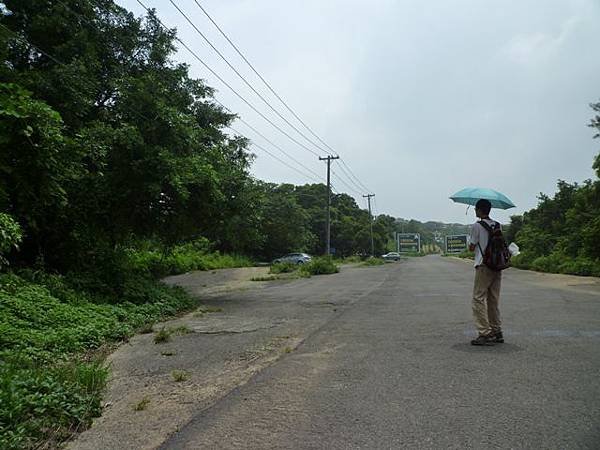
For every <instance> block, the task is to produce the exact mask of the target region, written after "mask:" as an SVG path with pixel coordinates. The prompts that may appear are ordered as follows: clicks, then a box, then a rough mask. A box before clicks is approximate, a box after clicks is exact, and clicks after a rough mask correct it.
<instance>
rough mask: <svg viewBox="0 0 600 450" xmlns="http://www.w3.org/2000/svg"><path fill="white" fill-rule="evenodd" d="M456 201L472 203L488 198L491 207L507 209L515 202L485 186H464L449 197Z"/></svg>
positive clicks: (512, 206)
mask: <svg viewBox="0 0 600 450" xmlns="http://www.w3.org/2000/svg"><path fill="white" fill-rule="evenodd" d="M450 198H451V199H452V200H454V201H455V202H456V203H464V204H465V205H473V206H475V203H477V201H478V200H481V199H485V200H489V201H490V203H491V204H492V208H497V209H508V208H515V204H514V203H513V202H512V201H510V199H509V198H508V197H507V196H506V195H504V194H501V193H500V192H498V191H495V190H493V189H486V188H465V189H462V190H460V191H458V192H457V193H456V194H454V195H453V196H451V197H450Z"/></svg>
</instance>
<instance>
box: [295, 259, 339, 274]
mask: <svg viewBox="0 0 600 450" xmlns="http://www.w3.org/2000/svg"><path fill="white" fill-rule="evenodd" d="M339 271H340V269H339V267H338V266H337V265H336V264H335V263H334V262H333V259H332V258H331V257H327V256H323V257H320V258H313V259H312V260H311V261H310V262H308V263H305V264H302V265H301V266H300V268H299V273H300V275H302V276H306V277H310V276H311V275H328V274H332V273H337V272H339Z"/></svg>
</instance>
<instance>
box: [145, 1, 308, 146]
mask: <svg viewBox="0 0 600 450" xmlns="http://www.w3.org/2000/svg"><path fill="white" fill-rule="evenodd" d="M136 2H137V3H139V4H140V6H141V7H142V8H144V9H145V10H146V12H147V13H150V12H151V11H150V8H148V7H147V6H146V5H144V3H142V1H141V0H136ZM156 20H157V21H158V23H159V24H160V26H161V27H163V28H164V29H165V30H169V28H168V27H167V26H166V25H165V24H164V23H163V22H162V21H161V20H160V19H159V18H158V17H156ZM174 39H175V40H176V41H177V42H179V43H180V44H181V45H183V47H184V48H185V49H186V50H187V51H188V52H190V54H191V55H192V56H193V57H194V58H196V59H197V60H198V61H199V62H200V64H202V65H203V66H204V68H206V70H208V71H209V72H210V73H211V74H212V75H214V76H215V78H217V79H218V80H219V81H220V82H221V83H223V84H224V85H225V86H227V88H229V89H230V90H231V91H232V92H233V93H234V94H235V95H236V97H238V98H239V99H240V100H242V101H243V102H244V103H245V104H246V105H247V106H248V107H249V108H251V109H252V110H253V111H254V112H256V113H257V114H258V115H259V116H261V117H262V118H263V119H264V120H266V121H267V122H268V123H269V124H271V125H272V126H273V127H274V128H275V129H276V130H278V131H279V132H280V133H282V134H283V135H285V136H286V137H287V138H288V139H290V140H292V141H293V142H295V143H296V144H298V145H299V146H300V147H302V148H304V149H305V150H307V151H309V152H310V153H312V154H313V155H315V156H317V157H318V156H319V154H318V153H317V152H315V151H313V150H311V149H310V148H308V147H307V146H306V145H304V144H302V143H301V142H298V140H296V139H295V138H294V137H293V136H290V134H289V133H287V132H286V131H284V130H282V129H281V128H280V127H279V126H278V125H277V124H275V123H274V122H273V121H272V120H271V119H269V118H268V117H267V116H265V115H264V114H263V113H262V112H260V111H259V110H258V109H257V108H256V107H255V106H254V105H252V104H251V103H250V102H249V101H248V100H246V99H245V98H244V97H243V96H242V95H241V94H240V93H239V92H238V91H236V90H235V89H234V88H233V87H232V86H231V85H230V84H229V83H227V81H225V80H224V79H223V78H222V77H221V76H220V75H219V74H218V73H216V72H215V71H214V70H213V69H212V68H211V67H210V66H209V65H208V64H206V63H205V62H204V61H203V60H202V58H200V57H199V56H198V55H197V54H196V52H194V51H193V50H192V49H191V48H190V47H189V46H188V45H187V44H186V43H185V42H183V41H182V40H181V39H180V38H179V37H177V36H175V37H174Z"/></svg>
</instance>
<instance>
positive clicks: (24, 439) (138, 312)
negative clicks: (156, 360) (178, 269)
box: [0, 271, 196, 448]
mask: <svg viewBox="0 0 600 450" xmlns="http://www.w3.org/2000/svg"><path fill="white" fill-rule="evenodd" d="M20 275H22V276H19V275H16V274H14V273H7V274H1V275H0V304H1V305H2V308H0V349H1V350H0V448H24V447H36V446H38V445H39V443H40V442H45V441H57V442H58V441H61V440H63V439H64V438H66V437H67V436H68V435H69V434H70V432H71V431H73V430H76V429H84V428H85V427H87V426H88V425H89V423H90V421H91V419H92V418H93V417H95V416H97V415H98V414H99V413H100V395H101V392H102V389H103V387H104V384H105V381H106V369H105V368H104V367H102V365H101V364H100V363H98V362H82V361H79V359H80V358H79V355H81V354H83V353H84V352H87V351H89V350H93V349H96V348H98V347H100V346H101V345H103V344H104V343H106V342H110V341H117V340H120V339H124V338H126V337H127V336H130V335H131V334H133V333H134V332H135V330H136V329H138V328H140V327H142V326H143V325H144V324H147V323H153V322H155V321H157V320H159V319H161V318H163V317H164V316H167V315H172V314H175V313H176V312H178V311H181V310H184V309H188V308H191V307H193V306H196V302H195V301H194V300H193V299H192V298H191V297H189V296H188V295H187V294H186V293H185V292H184V291H183V290H182V289H179V288H171V287H168V286H166V285H164V284H162V283H159V282H157V281H154V280H151V279H149V278H145V279H143V278H141V277H138V278H137V279H136V291H135V292H134V291H133V288H132V289H130V292H129V294H128V295H129V297H128V296H125V297H124V298H122V299H120V300H119V304H114V303H116V301H115V300H114V299H110V298H106V297H105V296H95V295H93V294H91V293H89V292H88V293H86V292H83V291H78V290H76V289H74V288H73V285H72V284H71V281H72V280H69V278H68V277H62V276H58V275H50V274H47V273H44V272H35V271H27V272H23V273H22V274H20ZM142 298H143V299H144V302H141V299H142ZM138 302H139V303H138Z"/></svg>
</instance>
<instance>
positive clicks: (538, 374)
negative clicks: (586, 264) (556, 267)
mask: <svg viewBox="0 0 600 450" xmlns="http://www.w3.org/2000/svg"><path fill="white" fill-rule="evenodd" d="M472 272H473V269H472V267H471V266H470V265H469V264H468V263H467V262H464V261H460V260H457V259H454V258H441V257H438V256H430V257H424V258H410V259H408V260H405V261H402V262H401V263H391V264H386V265H385V266H380V267H369V268H366V267H350V268H344V269H343V270H342V271H341V273H339V274H336V275H332V276H321V277H313V278H311V279H301V280H295V281H286V282H283V283H282V282H269V283H265V284H260V285H259V284H257V285H256V286H257V288H255V289H251V290H243V291H235V292H230V293H222V294H220V295H215V296H213V297H211V298H210V300H209V301H208V302H207V303H208V304H209V305H211V306H217V307H220V308H222V309H223V312H220V313H214V314H208V315H204V316H199V317H194V315H193V314H190V315H188V316H185V317H183V318H181V319H177V320H176V321H172V322H170V323H169V326H173V327H177V326H180V325H182V324H185V325H186V326H187V327H189V329H190V330H192V331H193V332H191V333H188V334H184V335H181V336H177V337H175V338H174V339H173V340H172V341H171V342H169V343H167V344H163V345H155V344H153V343H152V336H151V335H141V336H137V337H136V338H135V339H133V340H132V341H131V343H130V344H128V345H126V346H123V347H122V348H121V349H119V351H117V352H116V353H115V354H114V355H113V357H112V358H111V362H112V364H113V373H114V378H113V381H112V382H111V388H110V390H109V393H108V394H107V399H108V401H110V402H111V406H109V407H108V408H106V411H105V415H104V416H103V417H102V418H100V419H99V420H98V421H97V423H96V424H95V426H94V427H93V428H92V429H91V430H89V431H87V432H85V433H83V434H82V435H81V436H80V437H79V439H78V440H77V441H75V443H74V444H73V445H72V447H73V448H104V449H106V448H156V447H160V448H164V449H184V448H185V449H189V448H194V449H195V448H232V449H236V448H256V449H264V448H290V449H292V448H315V449H316V448H333V449H338V448H339V449H348V448H369V449H370V448H432V449H434V448H435V449H437V448H456V449H459V448H461V449H463V448H500V449H504V448H506V449H509V448H597V447H598V443H599V442H600V382H599V381H598V380H600V350H599V349H600V346H599V344H600V282H599V281H598V280H597V279H592V278H587V279H583V278H579V277H568V276H561V275H547V274H537V273H532V272H525V271H519V270H514V269H509V270H508V271H506V272H505V276H504V280H503V290H502V296H501V312H502V314H503V319H504V330H505V337H506V340H507V343H506V344H502V345H496V346H494V347H483V348H481V347H472V346H470V345H469V339H470V338H471V337H472V336H473V335H474V334H475V331H474V328H473V326H472V325H471V314H470V292H471V286H472V279H473V273H472ZM187 277H188V278H187V279H188V280H190V279H192V278H193V274H188V276H187ZM161 352H167V353H168V352H173V355H172V356H161ZM174 369H177V370H186V371H187V372H189V373H190V378H189V379H188V380H187V381H185V382H182V383H175V382H174V381H173V380H172V379H171V377H170V372H171V371H172V370H174ZM144 396H147V397H148V398H149V399H150V403H149V406H148V408H147V410H144V411H137V412H133V410H132V406H131V405H132V404H134V403H135V402H136V401H139V399H140V398H143V397H144Z"/></svg>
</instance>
